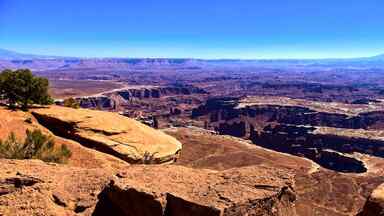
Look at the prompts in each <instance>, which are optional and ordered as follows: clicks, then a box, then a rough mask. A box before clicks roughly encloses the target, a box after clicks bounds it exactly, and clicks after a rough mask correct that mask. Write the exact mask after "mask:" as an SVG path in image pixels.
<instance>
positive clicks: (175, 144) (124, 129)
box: [32, 106, 182, 163]
mask: <svg viewBox="0 0 384 216" xmlns="http://www.w3.org/2000/svg"><path fill="white" fill-rule="evenodd" d="M32 114H33V115H34V116H35V117H36V118H37V119H38V121H39V122H40V123H41V124H42V125H44V126H45V127H47V128H48V129H50V130H51V131H52V132H54V133H55V134H56V135H59V136H62V137H65V138H68V139H72V140H75V141H77V142H80V143H81V144H83V145H85V146H87V147H90V148H95V149H97V150H99V151H102V152H105V153H109V154H111V155H114V156H116V157H119V158H120V159H123V160H125V161H128V162H131V163H163V162H169V161H173V160H175V159H176V158H177V155H178V153H179V151H180V150H181V147H182V145H181V143H180V142H179V141H177V140H176V139H175V138H173V137H171V136H168V135H166V134H164V133H163V132H161V131H157V130H154V129H152V128H150V127H148V126H146V125H144V124H142V123H140V122H138V121H135V120H133V119H129V118H126V117H124V116H121V115H119V114H117V113H111V112H102V111H94V110H86V109H71V108H66V107H59V106H51V107H49V108H40V109H34V110H33V111H32Z"/></svg>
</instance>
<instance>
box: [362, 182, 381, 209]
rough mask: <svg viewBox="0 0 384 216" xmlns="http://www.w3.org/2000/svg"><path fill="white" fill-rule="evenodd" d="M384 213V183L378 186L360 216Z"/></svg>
mask: <svg viewBox="0 0 384 216" xmlns="http://www.w3.org/2000/svg"><path fill="white" fill-rule="evenodd" d="M383 215H384V184H382V185H380V186H379V187H378V188H376V189H375V190H374V191H373V192H372V194H371V196H370V197H369V198H368V200H367V202H366V203H365V206H364V208H363V210H362V212H361V213H359V214H358V216H383Z"/></svg>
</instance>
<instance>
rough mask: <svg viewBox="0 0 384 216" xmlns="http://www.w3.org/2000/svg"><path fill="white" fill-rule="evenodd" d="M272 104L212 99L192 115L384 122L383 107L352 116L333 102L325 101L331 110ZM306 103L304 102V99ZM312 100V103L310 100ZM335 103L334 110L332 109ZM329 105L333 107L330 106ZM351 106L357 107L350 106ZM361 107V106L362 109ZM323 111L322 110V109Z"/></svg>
mask: <svg viewBox="0 0 384 216" xmlns="http://www.w3.org/2000/svg"><path fill="white" fill-rule="evenodd" d="M273 102H274V103H271V104H268V103H266V104H263V103H262V102H259V103H257V104H250V105H249V106H247V105H241V106H239V104H241V99H236V98H213V99H210V100H208V101H207V102H206V104H204V105H202V106H200V107H198V108H196V109H194V110H193V112H192V117H193V118H198V117H201V116H205V115H209V116H210V121H211V122H220V121H229V120H235V119H239V118H247V119H258V118H263V119H264V121H267V122H272V121H273V122H278V123H280V124H293V125H311V126H325V127H336V128H350V129H360V128H363V129H367V128H375V129H381V128H383V125H384V110H375V109H372V110H370V109H369V108H367V111H362V112H361V113H356V114H354V115H351V114H350V113H349V112H343V111H344V110H348V109H349V108H345V107H341V108H339V107H337V105H339V104H337V105H334V104H331V103H328V104H327V103H325V102H324V104H322V106H324V107H328V109H329V110H326V109H323V108H319V107H318V106H320V105H319V104H315V105H314V104H307V106H308V107H305V105H303V106H297V104H295V103H293V104H291V105H290V104H284V102H285V101H282V103H281V104H278V103H277V102H276V101H273ZM300 102H302V101H300ZM302 103H305V102H302ZM308 103H309V102H308ZM332 106H335V108H334V112H331V110H332V109H333V108H332ZM329 107H330V108H329ZM350 109H357V108H355V107H350ZM360 109H362V108H360ZM321 110H322V111H321Z"/></svg>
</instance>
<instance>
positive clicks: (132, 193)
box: [102, 166, 296, 216]
mask: <svg viewBox="0 0 384 216" xmlns="http://www.w3.org/2000/svg"><path fill="white" fill-rule="evenodd" d="M119 176H120V179H119V180H118V181H115V182H112V183H111V184H110V185H109V186H108V187H106V189H105V190H104V191H103V195H102V196H104V197H105V199H107V200H109V202H108V203H110V204H111V206H114V207H116V208H120V210H121V212H123V213H124V214H123V215H137V216H139V215H140V216H141V215H145V216H156V215H160V216H161V215H167V216H168V215H169V216H171V215H186V216H188V215H191V216H192V215H217V216H224V215H225V216H227V215H228V216H232V215H233V216H234V215H281V216H283V215H284V216H289V215H296V213H295V211H294V201H295V200H296V195H295V192H294V191H293V180H292V179H293V178H292V176H291V175H290V174H289V173H288V172H286V171H282V170H271V169H270V168H267V167H263V166H260V167H243V168H239V169H230V170H226V171H212V170H204V169H200V170H196V169H191V168H186V167H180V166H151V167H148V166H135V167H131V168H130V169H129V170H127V171H126V172H122V173H120V174H119ZM127 203H129V205H127ZM163 212H164V214H163Z"/></svg>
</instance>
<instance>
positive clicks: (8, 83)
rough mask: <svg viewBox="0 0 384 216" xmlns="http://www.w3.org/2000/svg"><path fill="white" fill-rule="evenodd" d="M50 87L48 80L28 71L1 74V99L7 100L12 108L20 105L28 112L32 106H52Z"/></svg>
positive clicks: (7, 71)
mask: <svg viewBox="0 0 384 216" xmlns="http://www.w3.org/2000/svg"><path fill="white" fill-rule="evenodd" d="M48 87H49V81H48V79H46V78H42V77H36V76H34V75H33V74H32V72H31V71H30V70H28V69H19V70H15V71H12V70H4V71H3V72H1V73H0V98H2V99H5V100H7V101H8V104H9V106H10V107H12V108H15V107H16V106H17V105H19V106H21V108H22V109H23V110H26V109H28V106H29V105H31V104H43V105H45V104H51V103H52V102H53V100H52V98H51V97H50V96H49V94H48Z"/></svg>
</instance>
